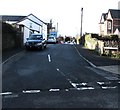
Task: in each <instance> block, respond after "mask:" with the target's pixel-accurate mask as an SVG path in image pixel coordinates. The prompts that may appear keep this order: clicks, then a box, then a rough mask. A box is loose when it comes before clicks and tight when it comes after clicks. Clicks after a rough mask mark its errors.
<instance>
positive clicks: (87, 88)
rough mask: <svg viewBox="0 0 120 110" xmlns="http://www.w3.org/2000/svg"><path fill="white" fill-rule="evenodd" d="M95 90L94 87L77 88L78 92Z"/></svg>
mask: <svg viewBox="0 0 120 110" xmlns="http://www.w3.org/2000/svg"><path fill="white" fill-rule="evenodd" d="M93 89H95V88H93V87H81V88H77V90H93Z"/></svg>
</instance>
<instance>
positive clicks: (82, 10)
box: [80, 8, 83, 37]
mask: <svg viewBox="0 0 120 110" xmlns="http://www.w3.org/2000/svg"><path fill="white" fill-rule="evenodd" d="M82 22H83V8H81V28H80V37H82Z"/></svg>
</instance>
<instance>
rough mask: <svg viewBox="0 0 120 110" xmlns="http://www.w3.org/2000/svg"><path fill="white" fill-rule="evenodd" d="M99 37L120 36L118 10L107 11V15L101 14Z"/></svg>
mask: <svg viewBox="0 0 120 110" xmlns="http://www.w3.org/2000/svg"><path fill="white" fill-rule="evenodd" d="M99 25H100V35H102V36H104V35H113V34H117V35H119V34H120V10H118V9H109V10H108V12H107V13H102V15H101V19H100V23H99Z"/></svg>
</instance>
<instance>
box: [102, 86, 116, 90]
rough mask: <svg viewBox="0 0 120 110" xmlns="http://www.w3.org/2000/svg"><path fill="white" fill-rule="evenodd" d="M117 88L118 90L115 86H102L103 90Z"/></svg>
mask: <svg viewBox="0 0 120 110" xmlns="http://www.w3.org/2000/svg"><path fill="white" fill-rule="evenodd" d="M115 88H117V86H113V87H107V86H102V89H115Z"/></svg>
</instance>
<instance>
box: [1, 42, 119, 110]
mask: <svg viewBox="0 0 120 110" xmlns="http://www.w3.org/2000/svg"><path fill="white" fill-rule="evenodd" d="M110 64H111V65H118V64H119V62H118V60H112V59H107V58H104V57H98V56H96V55H93V54H91V53H90V52H89V51H87V50H85V49H84V48H81V47H80V46H78V45H69V44H49V45H48V46H47V48H46V49H45V50H42V51H37V50H35V51H22V52H21V53H19V54H18V55H16V56H15V57H13V58H11V59H9V61H7V62H5V63H4V64H3V76H2V88H3V89H2V93H1V94H0V95H2V97H3V99H2V104H3V108H119V107H120V106H119V105H120V103H119V101H120V91H119V87H120V77H119V75H116V74H112V73H110V72H107V71H103V70H101V69H99V68H97V66H99V65H100V66H101V65H110Z"/></svg>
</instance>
